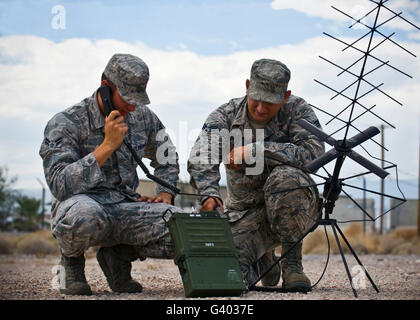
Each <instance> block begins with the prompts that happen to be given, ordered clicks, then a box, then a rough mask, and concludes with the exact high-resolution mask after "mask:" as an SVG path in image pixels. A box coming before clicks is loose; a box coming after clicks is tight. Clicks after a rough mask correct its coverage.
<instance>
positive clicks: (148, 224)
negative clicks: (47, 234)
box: [51, 194, 183, 259]
mask: <svg viewBox="0 0 420 320" xmlns="http://www.w3.org/2000/svg"><path fill="white" fill-rule="evenodd" d="M167 209H170V210H171V211H172V212H183V211H182V210H181V209H179V208H177V207H175V206H172V205H168V204H164V203H147V202H129V201H123V202H119V203H116V204H105V205H103V204H100V203H98V202H97V201H95V200H93V199H92V198H90V197H88V196H87V195H83V194H80V195H75V196H73V197H71V198H69V199H67V200H65V201H62V202H60V203H59V204H58V205H57V206H56V207H55V208H54V210H53V217H52V224H51V229H52V233H53V235H54V237H55V238H56V239H57V241H58V243H59V245H60V248H61V252H62V253H63V254H64V255H65V256H68V257H77V256H80V255H81V254H83V253H84V252H85V250H87V249H88V248H89V247H92V246H102V247H110V246H114V245H117V244H128V245H133V246H134V248H135V250H136V251H137V252H138V254H139V256H142V257H151V258H167V259H169V258H173V257H174V248H173V244H172V240H171V237H170V234H169V230H168V229H167V227H166V225H165V221H164V220H163V219H162V215H163V214H164V213H165V211H166V210H167ZM170 215H171V213H170V212H167V213H166V214H165V219H169V217H170Z"/></svg>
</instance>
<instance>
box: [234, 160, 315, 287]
mask: <svg viewBox="0 0 420 320" xmlns="http://www.w3.org/2000/svg"><path fill="white" fill-rule="evenodd" d="M311 184H314V182H313V180H312V179H310V178H309V177H308V176H307V175H306V174H304V173H303V172H302V171H301V170H299V169H296V168H293V167H290V166H277V167H275V168H274V169H273V171H272V172H271V173H270V175H269V176H268V179H267V180H266V181H265V184H264V186H263V187H262V190H261V192H262V193H263V194H264V204H262V205H257V206H255V207H251V208H249V210H248V212H247V213H246V214H245V215H244V216H243V217H242V218H241V219H239V220H237V221H234V222H232V223H231V230H232V234H233V238H234V242H235V245H236V248H237V249H238V250H239V265H240V267H241V270H242V272H243V274H244V278H245V281H246V282H247V284H252V283H253V282H254V281H256V280H257V279H258V277H259V275H258V274H257V269H256V268H255V264H256V262H257V261H258V260H259V259H260V258H261V257H262V256H263V255H265V254H266V253H271V251H272V250H274V249H275V248H276V247H278V246H280V245H282V244H283V243H293V242H296V241H297V240H298V239H299V238H300V237H301V236H302V235H303V234H304V233H305V232H307V231H308V230H309V229H310V228H312V227H313V226H314V224H315V220H316V217H317V215H318V199H319V195H318V190H317V188H316V187H308V188H299V187H302V186H305V185H311ZM294 188H299V189H295V190H292V191H286V192H285V190H287V189H294ZM270 257H271V254H270ZM270 260H271V259H270Z"/></svg>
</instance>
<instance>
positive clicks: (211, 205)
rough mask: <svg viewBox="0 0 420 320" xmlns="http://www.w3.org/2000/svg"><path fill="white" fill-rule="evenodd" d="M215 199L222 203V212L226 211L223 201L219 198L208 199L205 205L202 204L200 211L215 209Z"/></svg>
mask: <svg viewBox="0 0 420 320" xmlns="http://www.w3.org/2000/svg"><path fill="white" fill-rule="evenodd" d="M215 199H216V200H217V203H218V204H219V205H220V208H221V210H222V213H224V212H225V209H224V208H223V202H222V201H221V200H220V199H219V198H208V199H206V201H204V203H203V205H202V206H201V209H200V212H201V211H215V210H216V207H217V205H216V201H215Z"/></svg>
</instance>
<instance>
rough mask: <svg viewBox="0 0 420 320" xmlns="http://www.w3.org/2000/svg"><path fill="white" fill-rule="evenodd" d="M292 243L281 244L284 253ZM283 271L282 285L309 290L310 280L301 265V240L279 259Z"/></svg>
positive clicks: (286, 287)
mask: <svg viewBox="0 0 420 320" xmlns="http://www.w3.org/2000/svg"><path fill="white" fill-rule="evenodd" d="M292 245H293V243H284V244H282V254H284V253H285V252H286V251H287V250H288V249H289V248H290V247H291V246H292ZM281 268H282V271H283V275H282V278H283V284H282V287H283V288H285V289H288V290H296V291H305V292H306V291H311V281H310V280H309V278H308V277H307V276H306V275H305V273H304V272H303V266H302V242H300V243H299V244H297V245H296V246H295V247H294V248H293V249H292V251H290V252H289V253H288V254H287V255H286V256H285V257H284V258H283V260H282V261H281Z"/></svg>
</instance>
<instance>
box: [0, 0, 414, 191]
mask: <svg viewBox="0 0 420 320" xmlns="http://www.w3.org/2000/svg"><path fill="white" fill-rule="evenodd" d="M332 4H333V5H335V6H337V7H338V8H340V9H343V10H345V11H346V12H349V13H351V14H353V15H355V16H360V13H362V12H366V10H369V9H370V8H371V7H372V3H371V2H370V1H368V0H354V1H352V2H351V3H350V2H349V1H348V0H322V1H321V0H320V1H311V0H302V1H293V0H280V1H279V0H276V1H273V0H269V1H265V0H259V1H257V0H254V1H252V0H241V1H239V0H232V1H221V0H212V1H197V0H195V1H193V0H189V1H187V0H180V1H178V0H177V1H175V0H172V1H169V0H165V1H134V0H128V1H118V2H117V1H99V0H98V1H58V0H53V1H29V0H25V1H23V0H13V1H12V0H2V1H0V101H1V102H0V111H1V112H2V114H3V117H2V120H0V148H1V149H2V150H3V151H4V152H3V154H2V155H0V165H1V166H3V165H7V166H8V167H9V169H10V170H9V171H10V173H11V174H12V175H18V178H19V180H18V186H19V187H21V188H26V189H31V188H38V187H39V185H38V182H37V181H36V178H38V177H42V176H43V173H42V163H41V161H40V158H39V156H38V150H39V145H40V143H41V140H42V131H43V128H44V127H45V124H46V122H47V121H48V119H50V118H51V117H52V116H53V115H54V114H55V113H56V112H59V111H61V110H63V109H64V108H66V107H69V106H71V105H72V104H74V103H77V102H78V101H80V100H82V99H83V98H85V97H86V96H88V95H90V94H91V93H92V92H93V91H94V90H95V89H96V87H97V85H98V82H97V80H98V77H99V75H100V73H101V71H102V70H103V68H104V66H105V64H106V62H107V60H108V59H109V58H110V56H111V54H112V53H114V52H122V51H124V52H131V53H133V54H136V55H139V56H141V57H142V58H144V59H145V61H146V62H147V63H148V65H149V67H150V68H151V75H152V76H151V80H150V82H149V89H148V90H149V96H150V97H151V101H152V108H153V110H154V111H155V112H156V113H157V114H158V116H159V117H160V118H161V119H162V121H163V122H164V124H165V125H166V127H167V128H169V129H171V130H172V131H174V133H175V136H176V135H177V134H178V132H179V131H181V129H180V128H181V124H182V125H184V126H185V125H186V126H188V129H189V130H190V131H191V132H192V133H191V135H190V136H191V137H190V138H191V139H190V141H189V143H190V144H191V143H192V142H193V140H195V136H196V134H195V133H194V132H193V129H196V128H200V127H201V125H202V123H203V121H204V120H205V118H206V116H207V115H208V114H209V113H210V112H211V111H212V110H213V109H215V108H216V107H217V106H219V105H221V104H223V103H225V102H227V101H228V100H229V99H230V98H234V97H238V96H240V95H243V94H244V81H245V79H246V77H247V76H248V75H249V69H250V67H251V64H252V62H253V61H254V60H256V59H257V58H261V57H269V58H274V59H279V60H282V61H283V62H285V63H286V64H288V66H289V67H290V68H291V69H292V80H291V86H292V87H293V89H292V91H293V93H294V94H297V95H299V96H302V97H304V98H305V99H306V100H307V101H308V102H310V103H317V105H318V106H321V105H322V106H324V105H325V106H326V105H327V103H329V98H330V97H331V94H330V92H328V91H326V90H325V88H322V87H320V86H319V85H317V84H316V83H314V81H313V79H314V78H317V79H319V80H323V81H325V82H328V81H332V83H334V81H335V80H334V79H335V78H333V76H332V75H330V74H329V73H328V72H327V70H331V66H328V65H326V64H325V63H324V62H322V61H320V59H319V58H318V55H324V56H326V57H329V58H330V57H331V58H336V59H342V62H343V63H344V64H345V63H347V62H346V61H348V58H346V57H342V58H340V57H341V56H340V55H339V54H342V53H340V49H342V48H339V50H337V48H336V45H335V44H334V43H333V42H331V40H329V39H326V37H325V36H323V35H322V33H323V32H324V31H325V32H328V33H331V34H334V35H337V36H340V37H357V36H358V35H361V34H364V33H365V32H366V29H356V30H353V31H352V30H349V29H348V26H349V25H350V24H351V21H350V20H349V19H347V18H345V17H343V16H341V15H340V14H339V13H337V12H334V10H332V9H331V7H330V6H331V5H332ZM57 5H62V6H63V7H64V8H65V22H66V25H65V29H54V28H53V27H52V25H51V23H52V21H53V19H54V17H55V14H54V13H52V8H53V7H54V6H57ZM389 5H390V6H391V5H392V6H394V7H395V10H396V11H397V12H399V10H401V11H404V16H405V17H407V18H410V20H411V21H414V22H415V23H417V24H418V25H420V23H419V21H420V2H419V1H417V0H390V1H389ZM396 20H398V19H395V22H396V23H395V24H393V25H391V26H392V28H390V29H382V31H383V32H384V33H385V34H387V35H388V34H390V33H391V32H392V31H396V34H395V35H394V36H393V39H396V40H399V41H401V42H402V43H403V44H404V46H406V47H407V48H409V49H410V50H412V51H415V52H414V53H415V54H417V55H420V49H419V48H420V36H419V34H420V33H419V32H417V31H416V30H414V29H413V28H409V27H407V26H406V25H404V24H402V23H397V21H396ZM350 31H352V32H350ZM384 54H385V56H386V55H389V56H390V57H391V58H390V60H391V63H392V64H395V65H396V66H398V67H401V68H402V69H404V70H408V71H409V73H410V74H412V75H413V77H414V79H412V80H411V79H405V78H402V77H400V75H395V74H393V73H390V74H387V75H384V77H385V76H386V78H384V79H385V80H386V81H385V80H384V82H386V85H384V87H386V86H387V87H386V88H385V89H386V90H387V92H391V93H392V95H395V96H396V97H398V98H399V100H401V101H402V102H403V103H404V108H403V109H401V108H400V107H399V106H397V105H394V104H393V103H392V102H390V101H388V100H386V99H384V97H381V96H375V98H374V99H376V98H377V100H374V102H372V104H373V103H377V104H378V107H377V108H376V109H377V110H378V113H380V114H381V115H382V116H384V118H386V119H387V120H391V122H393V123H395V125H396V127H397V130H391V129H387V131H386V134H387V135H386V137H387V146H388V148H389V150H390V151H389V152H388V153H387V154H386V158H387V159H388V160H390V161H392V162H395V163H397V164H398V165H399V167H400V168H401V169H402V172H401V174H400V178H401V179H402V180H407V181H410V182H409V184H407V185H406V190H405V191H407V192H409V196H411V197H413V196H416V194H417V193H416V192H417V189H416V188H415V186H413V181H415V179H416V178H417V171H418V145H419V143H418V134H416V135H415V138H413V139H407V137H408V136H410V135H413V132H414V133H417V132H419V111H418V102H417V101H418V92H419V91H420V83H419V80H418V79H420V63H419V59H418V58H417V59H413V58H412V57H410V56H408V55H406V54H405V53H404V52H403V51H401V50H399V51H398V50H395V48H394V47H392V46H391V47H389V50H388V49H387V50H385V52H384ZM346 59H347V60H346ZM351 59H353V56H352V57H351V58H350V60H351ZM335 76H336V73H335V74H334V77H335ZM379 80H381V79H378V81H379ZM372 81H373V80H372ZM378 83H379V82H378ZM22 92H24V94H22ZM333 102H334V103H336V101H335V100H334V101H333ZM326 108H327V106H326ZM328 108H329V109H328V111H329V112H331V113H334V110H335V111H336V112H337V110H338V108H339V106H337V105H334V104H332V105H331V106H328ZM174 110H176V112H174ZM401 110H402V111H401ZM336 112H335V113H336ZM317 115H318V117H319V118H320V120H321V123H325V122H326V120H329V118H327V117H325V115H323V114H320V113H318V112H317ZM379 124H380V123H379V122H378V121H377V119H369V118H366V121H365V122H362V123H359V125H360V126H361V127H362V128H365V127H367V126H369V125H379ZM333 129H334V127H332V128H331V129H330V128H329V127H326V130H327V132H332V131H333ZM175 138H178V139H177V140H178V141H176V142H177V143H176V144H178V145H177V148H179V147H180V146H179V143H180V140H181V139H180V137H179V134H178V137H175ZM181 142H182V141H181ZM189 147H190V145H189V146H184V147H182V146H181V147H180V150H181V151H182V155H180V156H181V177H182V178H183V179H184V180H186V179H187V178H188V174H187V173H186V167H185V162H186V158H187V156H188V152H189ZM376 151H378V150H376ZM378 154H379V153H378V152H376V153H375V155H376V156H378ZM350 168H351V169H349V173H351V174H353V173H355V171H356V173H357V172H358V171H357V170H360V168H357V167H353V166H350ZM393 182H395V180H394V181H393ZM402 187H404V186H403V185H402Z"/></svg>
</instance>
